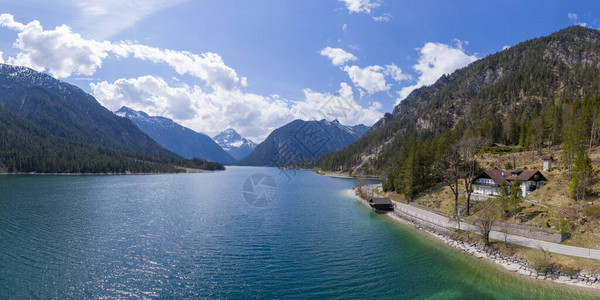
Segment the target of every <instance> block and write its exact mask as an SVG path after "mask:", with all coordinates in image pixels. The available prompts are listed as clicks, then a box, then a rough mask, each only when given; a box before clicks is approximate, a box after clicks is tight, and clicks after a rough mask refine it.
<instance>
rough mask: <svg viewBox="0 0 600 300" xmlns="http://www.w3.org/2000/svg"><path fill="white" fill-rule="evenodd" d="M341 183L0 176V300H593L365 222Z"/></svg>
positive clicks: (227, 175)
mask: <svg viewBox="0 0 600 300" xmlns="http://www.w3.org/2000/svg"><path fill="white" fill-rule="evenodd" d="M253 173H266V174H268V175H270V176H271V177H272V178H273V179H274V180H275V183H276V186H277V189H276V195H275V197H274V198H273V201H272V202H271V203H270V204H269V205H267V206H266V207H255V206H251V205H249V204H248V203H247V202H246V201H245V200H244V197H243V195H242V189H243V185H244V181H245V180H246V179H247V178H248V176H249V175H251V174H253ZM353 184H354V181H353V180H349V179H337V178H328V177H322V176H317V175H314V174H313V173H311V172H304V171H296V172H294V171H287V173H285V174H283V173H281V172H280V171H279V170H277V169H272V168H243V167H231V168H228V170H227V171H225V172H218V173H207V174H181V175H142V176H137V175H135V176H134V175H131V176H27V175H9V176H0V298H2V299H5V298H174V297H177V298H268V299H271V298H283V299H290V298H373V297H375V296H377V297H379V298H386V299H387V298H395V299H577V298H582V299H584V298H592V297H593V296H595V295H594V294H589V293H588V294H586V292H581V291H578V290H573V289H569V288H561V287H557V286H556V285H548V284H543V283H538V282H536V281H533V280H530V279H529V278H524V277H517V276H512V275H507V274H506V273H504V272H499V271H497V270H495V269H494V268H493V267H491V266H490V265H488V264H486V263H482V262H480V261H478V260H476V259H475V258H472V257H470V256H466V255H463V254H461V253H459V252H458V251H456V250H454V249H451V248H448V247H446V246H444V245H441V244H440V243H438V242H437V241H435V240H432V239H431V238H429V237H427V236H424V235H423V234H421V233H417V232H415V231H414V230H413V229H412V228H410V227H406V226H403V225H398V224H396V223H394V222H393V221H390V220H389V219H388V218H386V217H384V216H381V215H377V214H374V213H372V212H371V211H370V210H369V209H368V208H366V207H365V206H364V205H363V204H361V203H359V202H358V201H356V200H354V199H352V198H349V197H347V196H345V194H344V190H346V189H348V188H350V187H351V186H352V185H353ZM598 295H600V294H596V296H598Z"/></svg>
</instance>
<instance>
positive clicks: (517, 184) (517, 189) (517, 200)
mask: <svg viewBox="0 0 600 300" xmlns="http://www.w3.org/2000/svg"><path fill="white" fill-rule="evenodd" d="M521 201H523V193H522V191H521V181H520V180H519V179H518V178H517V180H515V181H514V182H513V183H512V186H511V187H510V201H509V203H510V205H511V206H512V214H513V215H514V214H516V213H517V208H518V207H519V204H521Z"/></svg>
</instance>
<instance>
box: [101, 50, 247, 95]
mask: <svg viewBox="0 0 600 300" xmlns="http://www.w3.org/2000/svg"><path fill="white" fill-rule="evenodd" d="M111 51H112V52H114V53H115V54H116V55H118V56H124V57H127V56H129V55H131V56H133V57H135V58H137V59H141V60H148V61H151V62H154V63H166V64H168V65H169V66H171V67H172V68H173V69H175V71H176V72H177V73H179V74H181V75H183V74H189V75H192V76H195V77H197V78H200V79H202V80H204V81H206V83H207V85H208V86H210V87H212V88H224V89H232V88H233V87H234V86H236V85H237V84H238V83H241V84H243V83H244V82H241V79H240V78H239V77H238V76H237V73H236V72H235V70H234V69H232V68H230V67H229V66H227V65H226V64H225V62H223V59H222V58H221V56H219V55H218V54H216V53H212V52H206V53H202V54H200V55H198V54H195V53H191V52H188V51H175V50H169V49H164V50H163V49H159V48H154V47H149V46H145V45H139V44H133V43H131V42H121V43H118V44H114V45H113V47H112V49H111ZM246 83H247V81H246Z"/></svg>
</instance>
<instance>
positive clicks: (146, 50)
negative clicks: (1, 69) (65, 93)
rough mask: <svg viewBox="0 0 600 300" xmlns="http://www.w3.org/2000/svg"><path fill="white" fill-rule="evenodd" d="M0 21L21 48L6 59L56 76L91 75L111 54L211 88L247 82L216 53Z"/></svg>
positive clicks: (8, 19)
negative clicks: (163, 66)
mask: <svg viewBox="0 0 600 300" xmlns="http://www.w3.org/2000/svg"><path fill="white" fill-rule="evenodd" d="M0 25H1V26H4V27H7V28H10V29H13V30H16V31H19V34H18V38H17V40H16V41H15V43H14V47H16V48H17V49H19V50H20V52H19V53H18V54H17V55H16V56H15V57H9V58H8V59H7V62H8V63H11V64H16V65H22V66H27V67H31V68H33V69H36V70H38V71H48V72H49V73H50V74H52V75H53V76H55V77H58V78H65V77H69V76H71V75H73V74H76V75H92V74H94V73H95V72H96V70H97V69H98V68H99V67H101V66H102V61H103V60H104V59H106V58H107V57H109V55H113V56H115V57H128V56H132V57H134V58H137V59H140V60H147V61H151V62H154V63H166V64H168V65H169V66H170V67H172V68H173V69H174V70H175V71H176V72H177V73H179V74H181V75H183V74H188V75H191V76H194V77H197V78H200V79H202V80H204V81H205V82H206V84H207V85H208V86H210V87H211V88H223V89H232V88H233V87H234V86H236V85H237V84H242V85H244V84H245V83H247V81H245V80H242V79H240V78H239V77H238V75H237V73H236V72H235V70H234V69H232V68H230V67H229V66H227V65H226V64H225V62H224V61H223V59H222V58H221V56H219V55H218V54H216V53H211V52H206V53H202V54H195V53H191V52H188V51H175V50H169V49H159V48H154V47H149V46H146V45H140V44H136V43H133V42H118V43H111V42H109V41H103V42H98V41H96V40H92V39H84V38H82V37H81V35H79V34H78V33H73V32H72V31H71V28H70V27H69V26H67V25H62V26H58V27H56V28H55V29H54V30H44V29H43V28H42V26H41V25H40V23H39V22H38V21H37V20H35V21H32V22H30V23H29V24H27V25H24V24H22V23H18V22H15V21H14V19H13V16H11V15H9V14H2V15H0Z"/></svg>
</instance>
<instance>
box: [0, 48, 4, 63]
mask: <svg viewBox="0 0 600 300" xmlns="http://www.w3.org/2000/svg"><path fill="white" fill-rule="evenodd" d="M2 54H4V53H3V52H2V51H0V64H3V63H4V58H2Z"/></svg>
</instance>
